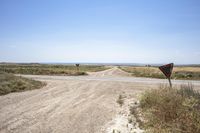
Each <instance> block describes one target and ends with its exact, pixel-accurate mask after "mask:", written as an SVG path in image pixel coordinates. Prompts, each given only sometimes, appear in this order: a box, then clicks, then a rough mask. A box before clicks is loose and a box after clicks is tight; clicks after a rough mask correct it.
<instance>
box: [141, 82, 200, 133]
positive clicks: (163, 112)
mask: <svg viewBox="0 0 200 133" xmlns="http://www.w3.org/2000/svg"><path fill="white" fill-rule="evenodd" d="M199 96H200V94H199V92H198V91H195V90H194V89H193V87H192V85H187V86H186V85H182V86H181V88H180V89H175V88H168V87H163V88H160V89H155V90H148V91H146V92H145V93H144V94H143V95H142V96H141V99H140V106H141V110H142V112H143V116H144V123H143V127H144V128H145V129H146V130H147V131H149V132H153V133H199V132H200V97H199Z"/></svg>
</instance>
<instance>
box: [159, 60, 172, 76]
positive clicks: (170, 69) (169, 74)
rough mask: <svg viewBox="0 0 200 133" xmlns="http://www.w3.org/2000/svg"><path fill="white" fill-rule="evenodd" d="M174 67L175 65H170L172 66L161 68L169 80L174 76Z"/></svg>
mask: <svg viewBox="0 0 200 133" xmlns="http://www.w3.org/2000/svg"><path fill="white" fill-rule="evenodd" d="M173 67H174V63H170V64H167V65H164V66H160V67H159V69H160V70H161V71H162V72H163V73H164V75H165V76H166V77H167V78H170V77H171V74H172V70H173Z"/></svg>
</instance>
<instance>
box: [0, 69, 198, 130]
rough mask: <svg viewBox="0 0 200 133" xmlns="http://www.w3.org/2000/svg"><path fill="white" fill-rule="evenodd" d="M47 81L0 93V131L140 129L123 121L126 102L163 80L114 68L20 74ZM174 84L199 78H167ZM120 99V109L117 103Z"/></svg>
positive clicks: (135, 98)
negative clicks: (76, 73) (84, 73)
mask: <svg viewBox="0 0 200 133" xmlns="http://www.w3.org/2000/svg"><path fill="white" fill-rule="evenodd" d="M21 76H24V77H26V78H31V79H34V80H39V81H42V82H46V83H47V85H46V86H45V87H43V88H41V89H36V90H31V91H25V92H19V93H11V94H8V95H4V96H0V132H2V133H7V132H9V133H27V132H33V133H38V132H59V133H63V132H66V133H113V131H120V132H121V133H129V132H131V131H135V132H142V130H140V129H139V127H138V126H137V123H136V124H135V126H133V125H132V124H131V125H130V124H129V122H128V119H127V117H128V109H127V108H128V106H130V105H131V104H133V103H136V102H137V101H138V96H139V95H140V94H141V93H142V92H144V91H145V90H149V89H154V88H158V87H159V86H160V84H166V83H167V81H166V80H165V79H151V78H137V77H131V75H130V74H129V73H127V72H124V71H122V70H121V69H119V68H117V67H113V68H111V69H108V70H105V71H100V72H90V73H89V75H87V76H46V75H21ZM172 83H173V85H174V86H179V85H181V84H188V83H191V84H193V86H194V88H195V89H197V90H198V89H200V81H193V80H190V81H189V80H187V81H186V80H172ZM119 95H121V96H122V97H123V98H124V104H123V106H122V107H120V105H119V104H118V103H117V102H116V101H117V99H118V97H119Z"/></svg>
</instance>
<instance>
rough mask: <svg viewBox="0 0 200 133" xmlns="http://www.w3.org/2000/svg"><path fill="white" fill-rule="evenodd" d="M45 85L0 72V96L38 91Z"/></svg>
mask: <svg viewBox="0 0 200 133" xmlns="http://www.w3.org/2000/svg"><path fill="white" fill-rule="evenodd" d="M44 85H45V83H42V82H40V81H35V80H31V79H27V78H22V77H19V76H14V75H13V74H8V73H5V72H0V95H5V94H8V93H11V92H21V91H26V90H33V89H39V88H41V87H43V86H44Z"/></svg>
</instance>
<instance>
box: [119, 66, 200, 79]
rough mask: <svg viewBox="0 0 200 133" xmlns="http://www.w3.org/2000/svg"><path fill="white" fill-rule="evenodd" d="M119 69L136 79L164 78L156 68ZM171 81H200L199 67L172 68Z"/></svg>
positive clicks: (124, 67) (128, 67)
mask: <svg viewBox="0 0 200 133" xmlns="http://www.w3.org/2000/svg"><path fill="white" fill-rule="evenodd" d="M119 68H120V69H122V70H124V71H126V72H128V73H131V74H132V75H133V76H136V77H150V78H161V79H163V78H165V76H164V75H163V74H162V72H161V71H160V70H159V69H158V68H157V67H131V66H123V67H119ZM172 79H184V80H200V67H182V66H180V67H174V69H173V74H172Z"/></svg>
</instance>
